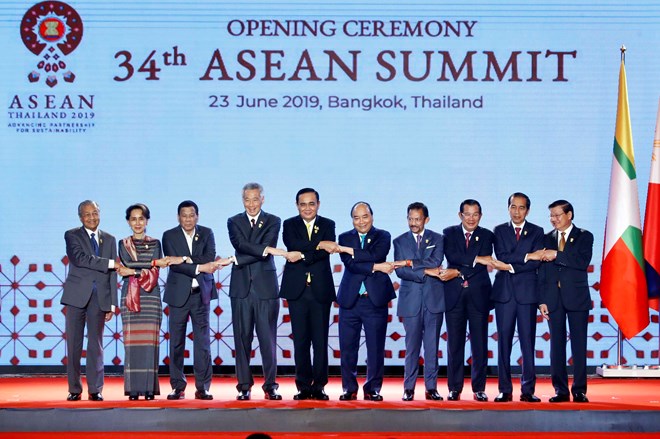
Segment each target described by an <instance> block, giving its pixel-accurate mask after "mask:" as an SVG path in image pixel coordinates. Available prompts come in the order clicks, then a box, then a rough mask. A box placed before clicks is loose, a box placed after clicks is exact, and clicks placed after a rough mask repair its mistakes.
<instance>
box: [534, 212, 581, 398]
mask: <svg viewBox="0 0 660 439" xmlns="http://www.w3.org/2000/svg"><path fill="white" fill-rule="evenodd" d="M548 209H550V223H551V224H552V227H553V230H552V231H551V232H550V233H547V234H546V235H545V237H544V240H543V246H544V249H543V250H538V251H536V252H534V253H532V254H530V255H529V256H528V259H532V260H537V261H543V263H542V264H541V267H540V268H539V285H540V294H541V301H540V305H539V309H540V310H541V314H542V315H543V318H545V319H546V320H548V324H549V326H550V373H551V375H552V386H553V387H554V388H555V392H556V395H555V396H553V397H551V398H550V402H568V401H570V400H571V398H570V394H569V389H568V372H567V371H566V320H567V319H568V327H569V329H570V339H571V353H572V358H573V385H572V386H571V391H570V393H572V394H573V402H589V399H587V323H588V321H589V310H590V309H591V295H590V294H589V283H588V282H587V269H588V268H589V264H590V263H591V255H592V252H593V246H594V235H592V234H591V232H589V231H587V230H584V229H579V228H577V227H574V225H573V217H574V213H573V205H572V204H571V203H569V202H568V201H566V200H557V201H555V202H553V203H552V204H550V205H549V206H548Z"/></svg>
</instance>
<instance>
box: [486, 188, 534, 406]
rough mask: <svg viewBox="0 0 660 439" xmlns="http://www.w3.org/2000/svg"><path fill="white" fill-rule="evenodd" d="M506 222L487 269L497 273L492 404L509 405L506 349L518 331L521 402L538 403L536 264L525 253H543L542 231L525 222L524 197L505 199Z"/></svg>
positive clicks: (498, 230) (527, 203) (508, 352)
mask: <svg viewBox="0 0 660 439" xmlns="http://www.w3.org/2000/svg"><path fill="white" fill-rule="evenodd" d="M508 205H509V217H510V218H511V221H509V222H506V223H504V224H500V225H499V226H497V227H495V229H494V230H493V232H494V233H495V256H496V257H497V260H494V261H493V262H492V263H491V264H492V266H493V267H494V268H496V269H497V270H499V271H498V272H497V274H496V275H495V283H494V284H493V291H492V295H491V299H492V300H493V301H494V302H495V319H496V321H497V353H498V357H497V369H498V373H497V374H498V387H499V391H500V394H499V395H498V396H497V397H496V398H495V402H507V401H511V400H512V399H513V397H512V395H513V386H512V383H511V348H512V345H513V335H514V332H515V329H516V324H517V326H518V342H519V343H520V351H521V353H522V359H523V364H522V377H521V394H520V400H521V401H525V402H540V401H541V400H540V399H539V398H538V397H537V396H536V395H534V390H535V388H536V371H535V368H534V344H535V342H536V308H537V306H538V304H539V294H538V284H537V274H536V273H537V269H538V267H539V265H540V262H539V261H534V260H531V259H529V257H528V255H529V254H530V253H533V252H535V251H536V250H539V249H540V248H543V229H542V228H541V227H539V226H537V225H534V224H532V223H530V222H529V221H526V220H525V218H526V217H527V215H528V214H529V208H530V205H531V202H530V200H529V197H528V196H527V195H525V194H523V193H520V192H516V193H514V194H512V195H511V196H510V197H509V202H508Z"/></svg>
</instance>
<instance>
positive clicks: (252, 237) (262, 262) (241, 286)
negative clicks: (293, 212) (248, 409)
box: [227, 183, 284, 401]
mask: <svg viewBox="0 0 660 439" xmlns="http://www.w3.org/2000/svg"><path fill="white" fill-rule="evenodd" d="M263 203H264V195H263V187H262V186H261V185H260V184H258V183H248V184H246V185H245V186H243V206H244V207H245V211H244V212H241V213H239V214H237V215H234V216H232V217H231V218H229V219H228V220H227V229H228V230H229V240H230V241H231V245H232V246H233V247H234V250H235V253H234V256H233V257H232V260H233V262H234V265H233V266H232V270H231V283H230V285H229V297H230V300H231V315H232V327H233V330H234V344H235V349H236V378H237V380H238V384H237V385H236V389H237V390H238V395H237V396H236V399H237V400H239V401H247V400H249V399H250V398H251V389H252V386H253V385H254V379H253V377H252V372H251V371H250V356H251V353H252V340H253V338H254V332H255V329H256V332H257V339H258V340H259V350H260V352H261V361H262V366H263V371H264V384H263V386H262V389H263V391H264V396H265V398H266V399H270V400H281V399H282V396H281V395H280V394H279V393H278V392H277V388H278V387H279V385H278V384H277V382H276V381H275V376H276V374H277V318H278V315H279V311H280V302H279V298H278V297H277V294H278V291H279V290H278V284H277V271H276V270H275V262H274V260H273V255H280V256H282V255H284V250H282V249H278V248H276V247H277V239H278V235H279V233H280V224H281V221H280V219H279V218H278V217H276V216H275V215H271V214H269V213H266V212H264V211H263V210H262V209H261V206H262V204H263Z"/></svg>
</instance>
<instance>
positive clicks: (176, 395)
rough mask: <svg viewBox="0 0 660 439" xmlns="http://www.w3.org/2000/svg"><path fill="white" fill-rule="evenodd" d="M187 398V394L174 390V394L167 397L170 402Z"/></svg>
mask: <svg viewBox="0 0 660 439" xmlns="http://www.w3.org/2000/svg"><path fill="white" fill-rule="evenodd" d="M185 398H186V392H184V391H183V390H179V389H174V390H172V393H170V394H169V395H167V399H169V400H170V401H171V400H173V399H185Z"/></svg>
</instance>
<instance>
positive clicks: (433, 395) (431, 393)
mask: <svg viewBox="0 0 660 439" xmlns="http://www.w3.org/2000/svg"><path fill="white" fill-rule="evenodd" d="M424 396H426V399H429V400H431V401H442V399H443V398H442V396H440V394H439V393H438V391H437V390H436V389H430V390H427V391H426V392H425V393H424Z"/></svg>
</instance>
